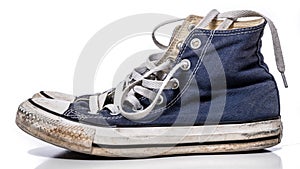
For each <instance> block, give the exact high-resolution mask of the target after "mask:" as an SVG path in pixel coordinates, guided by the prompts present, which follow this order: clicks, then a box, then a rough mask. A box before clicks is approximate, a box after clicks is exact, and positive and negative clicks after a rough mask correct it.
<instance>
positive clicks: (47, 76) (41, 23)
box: [0, 0, 300, 169]
mask: <svg viewBox="0 0 300 169" xmlns="http://www.w3.org/2000/svg"><path fill="white" fill-rule="evenodd" d="M295 2H297V1H289V0H285V1H263V0H251V1H241V0H237V1H233V0H220V1H217V0H214V1H207V0H185V1H182V0H170V1H168V0H165V1H163V0H127V1H123V0H120V1H116V0H107V1H99V0H98V1H91V0H85V1H75V0H70V1H62V0H51V1H40V0H36V1H33V0H27V1H22V0H20V1H16V0H11V1H5V2H4V1H0V58H1V61H0V73H1V76H0V77H1V87H0V105H1V114H2V115H1V122H0V127H1V128H0V130H1V136H0V147H1V148H0V150H1V151H0V157H1V165H2V166H4V165H8V167H9V168H17V167H22V168H23V169H25V168H35V167H38V168H50V167H53V166H55V167H56V168H85V166H86V168H102V167H103V168H118V167H120V168H127V167H128V168H135V167H136V168H141V167H145V165H149V167H151V166H154V167H156V168H167V167H168V168H193V167H194V168H201V166H202V167H203V166H214V164H213V161H214V160H213V159H214V158H217V157H215V156H209V157H207V156H190V157H189V156H187V157H170V158H163V159H146V160H144V161H143V160H135V161H134V160H133V161H130V160H129V161H128V160H127V161H112V162H111V161H110V160H107V159H106V160H101V159H98V160H92V161H89V160H72V159H67V157H66V159H64V158H63V157H62V158H58V157H57V158H55V155H57V154H60V153H67V152H66V151H64V150H62V149H59V148H56V147H54V146H51V145H49V144H47V143H43V142H41V141H39V140H37V139H34V138H32V137H30V136H28V135H26V134H25V133H23V132H22V131H21V130H20V129H18V128H17V127H16V125H15V124H14V118H15V113H16V110H17V107H18V105H19V104H20V103H21V102H22V101H24V100H25V99H27V98H29V97H31V96H32V95H33V94H34V93H35V92H37V91H39V90H54V91H61V92H65V93H72V90H73V89H72V87H73V75H74V69H75V66H76V62H77V59H78V57H79V55H80V52H81V50H82V49H83V47H84V45H85V44H86V43H87V41H88V40H89V39H90V38H91V37H92V36H93V35H94V34H95V33H96V32H97V31H98V30H100V29H101V28H102V27H104V26H106V25H107V24H109V23H111V22H113V21H115V20H117V19H120V18H122V17H125V16H130V15H133V14H140V13H162V14H168V15H173V16H176V17H180V18H182V17H186V16H187V15H189V14H197V15H205V14H206V13H207V12H208V11H209V10H211V9H212V8H216V9H218V10H220V11H228V10H235V9H251V10H255V11H258V12H260V13H263V14H265V15H266V16H268V17H269V18H271V19H272V20H273V21H274V23H275V25H276V26H277V28H278V31H279V35H280V38H281V44H282V48H283V52H284V57H285V61H286V69H287V71H286V76H287V79H288V83H289V88H288V89H284V87H283V85H282V80H281V78H280V75H279V73H278V72H277V71H276V67H275V62H274V56H273V53H272V52H273V51H272V50H273V49H272V42H271V39H270V33H269V30H268V29H266V31H265V36H264V38H263V52H264V55H265V60H266V62H267V63H268V65H269V67H270V70H271V72H272V73H273V74H274V76H275V78H276V80H277V83H278V86H279V89H280V94H281V111H282V119H283V124H284V137H283V142H282V143H281V144H280V145H278V146H276V147H275V148H272V149H271V150H272V151H273V152H274V154H277V155H278V157H280V158H279V159H281V161H282V165H283V168H299V167H300V165H299V162H298V161H297V160H298V159H299V155H298V151H299V150H300V144H299V143H300V135H299V120H300V112H299V108H300V104H299V103H298V101H299V98H298V96H299V94H300V89H299V86H300V84H299V80H298V79H299V70H300V67H299V63H300V56H299V52H298V50H299V35H300V6H299V5H297V4H296V3H295ZM145 22H147V21H145ZM138 24H141V23H137V24H136V25H135V26H138ZM133 26H134V25H133ZM142 41H145V42H144V43H145V44H147V45H148V44H150V43H151V38H150V36H149V37H147V38H140V39H136V43H134V42H132V44H135V45H136V46H133V45H131V46H128V45H127V51H124V53H126V52H127V53H128V51H132V52H134V51H135V48H136V49H138V50H137V51H139V50H141V49H143V47H144V48H147V49H148V48H149V46H147V45H145V46H143V43H141V42H142ZM99 47H101V46H99ZM114 54H115V55H117V56H118V57H119V58H120V59H125V58H126V55H125V56H122V52H119V53H118V52H115V53H114ZM112 62H113V60H111V61H110V63H112ZM108 63H109V62H108ZM117 66H118V65H115V64H113V65H112V67H111V70H110V71H111V73H110V72H101V71H100V72H99V73H98V74H99V76H97V78H96V79H95V81H96V82H95V83H96V84H97V86H96V87H95V90H96V91H98V90H102V89H105V88H106V87H109V86H110V85H111V79H112V78H111V77H112V76H113V74H114V71H115V69H116V67H117ZM105 79H109V80H108V81H106V82H104V80H105ZM100 82H101V85H100V86H99V84H100ZM228 156H229V155H228ZM228 156H227V157H224V159H223V161H222V160H221V164H222V165H223V163H224V165H225V164H227V165H229V164H230V163H229V161H230V158H231V157H230V156H229V158H228ZM242 156H243V155H241V157H242ZM79 158H80V157H79ZM203 158H207V160H203ZM259 158H263V157H259ZM193 159H195V160H194V161H193ZM201 159H202V160H201ZM180 160H181V161H180ZM199 160H200V161H201V162H200V161H199ZM273 160H274V158H273ZM276 160H277V161H278V159H275V161H276ZM206 162H207V163H206ZM270 162H272V159H271V161H267V160H266V164H267V163H270ZM246 163H247V164H248V161H247V160H246ZM216 165H217V163H216ZM231 165H232V166H231V167H230V168H234V163H231ZM251 165H253V163H251V161H249V166H251ZM246 166H247V165H246ZM219 167H220V164H219ZM212 168H213V167H212ZM249 168H251V167H249ZM256 168H257V167H256ZM278 168H281V167H278Z"/></svg>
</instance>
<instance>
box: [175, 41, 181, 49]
mask: <svg viewBox="0 0 300 169" xmlns="http://www.w3.org/2000/svg"><path fill="white" fill-rule="evenodd" d="M176 47H177V49H179V50H180V49H181V47H182V42H181V41H180V42H178V43H177V46H176Z"/></svg>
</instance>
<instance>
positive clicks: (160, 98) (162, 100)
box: [156, 95, 164, 105]
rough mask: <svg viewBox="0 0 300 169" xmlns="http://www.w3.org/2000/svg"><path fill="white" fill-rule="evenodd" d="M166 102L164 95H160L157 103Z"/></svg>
mask: <svg viewBox="0 0 300 169" xmlns="http://www.w3.org/2000/svg"><path fill="white" fill-rule="evenodd" d="M163 102H164V97H162V95H159V99H158V101H157V102H156V104H157V105H160V104H162V103H163Z"/></svg>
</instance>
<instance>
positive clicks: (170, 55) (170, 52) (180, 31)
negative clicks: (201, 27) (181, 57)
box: [158, 15, 202, 64]
mask: <svg viewBox="0 0 300 169" xmlns="http://www.w3.org/2000/svg"><path fill="white" fill-rule="evenodd" d="M201 19H202V17H200V16H196V15H190V16H188V17H187V18H186V19H185V20H184V22H183V23H182V25H181V26H180V27H176V28H175V30H174V32H173V38H172V39H171V42H170V44H169V47H168V49H167V50H166V52H165V53H164V56H163V57H162V58H161V59H160V61H159V62H158V64H161V63H163V62H165V61H166V60H167V59H172V60H175V59H176V58H177V56H178V53H179V48H178V45H180V44H182V43H183V42H184V41H185V39H186V37H187V36H188V35H189V33H190V29H189V28H190V26H191V25H197V24H198V23H199V22H200V20H201Z"/></svg>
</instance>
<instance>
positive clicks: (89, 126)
mask: <svg viewBox="0 0 300 169" xmlns="http://www.w3.org/2000/svg"><path fill="white" fill-rule="evenodd" d="M245 17H251V19H252V20H249V19H248V20H245V19H244V20H238V19H239V18H245ZM254 17H255V18H254ZM253 18H254V19H253ZM170 22H173V21H170ZM266 24H269V27H270V29H271V33H272V39H273V45H274V53H275V58H276V64H277V68H278V70H279V72H280V73H281V75H282V78H283V81H284V85H285V87H287V82H286V79H285V76H284V71H285V66H284V62H283V56H282V52H281V47H280V42H279V38H278V34H277V31H276V28H275V26H274V24H273V23H272V21H271V20H270V19H268V18H267V17H264V16H263V15H261V14H259V13H257V12H253V11H245V10H242V11H231V12H225V13H219V12H218V11H217V10H212V11H211V12H209V13H208V15H206V16H205V17H200V16H195V15H190V16H188V17H187V18H185V19H184V21H183V23H182V24H181V25H179V26H177V27H176V29H175V30H174V33H173V36H172V38H171V41H170V44H169V45H168V46H166V45H163V44H161V43H160V42H158V41H157V40H156V38H155V31H156V30H157V29H158V28H159V27H160V26H163V25H165V23H164V24H162V25H159V26H158V27H157V28H155V29H154V32H153V40H154V42H155V43H156V44H157V46H158V47H160V48H161V49H164V52H163V53H157V54H153V55H150V56H149V58H148V59H147V60H146V62H145V63H144V64H142V66H140V67H137V68H135V69H134V70H133V72H132V73H131V74H129V75H128V76H127V77H126V79H125V80H124V81H122V82H120V83H119V85H118V86H116V87H115V88H113V89H110V90H107V91H105V92H102V93H99V94H93V95H84V96H72V95H68V94H63V93H58V92H47V91H42V92H40V93H37V94H35V95H34V96H33V98H31V99H28V100H26V101H25V102H23V103H22V104H21V105H20V106H19V108H18V112H17V117H16V123H17V125H18V126H19V127H20V128H21V129H22V130H24V131H25V132H27V133H28V134H30V135H32V136H34V137H36V138H39V139H41V140H44V141H46V142H49V143H52V144H54V145H57V146H60V147H64V148H66V149H70V150H73V151H77V152H82V153H86V154H93V155H101V156H126V157H145V156H155V155H173V154H190V153H215V152H235V151H250V150H258V149H264V148H267V147H271V146H274V145H276V144H278V143H279V142H280V139H281V135H282V124H281V120H280V104H279V93H278V88H277V85H276V82H275V80H274V77H273V76H272V74H271V73H270V72H269V69H268V67H267V65H266V63H265V62H264V59H263V55H262V53H261V52H260V49H261V37H262V35H263V31H264V27H265V25H266Z"/></svg>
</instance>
